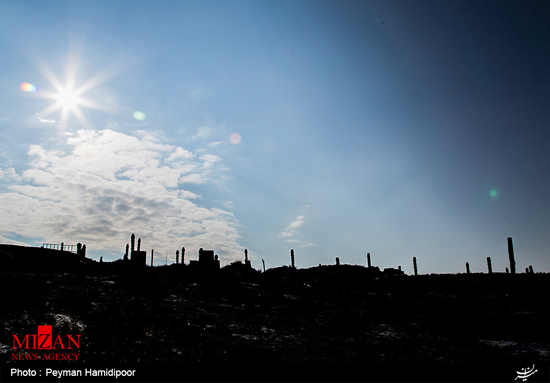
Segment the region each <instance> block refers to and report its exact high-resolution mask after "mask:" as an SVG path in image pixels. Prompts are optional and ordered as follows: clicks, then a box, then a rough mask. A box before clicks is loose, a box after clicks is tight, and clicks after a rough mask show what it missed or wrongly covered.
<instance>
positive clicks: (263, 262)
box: [262, 259, 265, 273]
mask: <svg viewBox="0 0 550 383" xmlns="http://www.w3.org/2000/svg"><path fill="white" fill-rule="evenodd" d="M262 264H263V265H264V273H265V261H264V260H263V259H262Z"/></svg>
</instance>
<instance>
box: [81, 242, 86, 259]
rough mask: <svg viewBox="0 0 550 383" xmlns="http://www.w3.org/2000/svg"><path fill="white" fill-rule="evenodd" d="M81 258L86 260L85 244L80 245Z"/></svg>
mask: <svg viewBox="0 0 550 383" xmlns="http://www.w3.org/2000/svg"><path fill="white" fill-rule="evenodd" d="M82 257H84V258H86V244H84V245H82Z"/></svg>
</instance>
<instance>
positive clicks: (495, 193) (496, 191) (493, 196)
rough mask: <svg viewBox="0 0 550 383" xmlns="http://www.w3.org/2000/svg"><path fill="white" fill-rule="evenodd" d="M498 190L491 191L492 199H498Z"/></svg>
mask: <svg viewBox="0 0 550 383" xmlns="http://www.w3.org/2000/svg"><path fill="white" fill-rule="evenodd" d="M498 194H499V193H498V190H497V189H491V191H489V196H490V197H491V198H497V197H498Z"/></svg>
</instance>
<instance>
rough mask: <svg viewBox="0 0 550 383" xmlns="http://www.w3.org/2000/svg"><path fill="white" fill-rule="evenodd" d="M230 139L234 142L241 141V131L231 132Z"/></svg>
mask: <svg viewBox="0 0 550 383" xmlns="http://www.w3.org/2000/svg"><path fill="white" fill-rule="evenodd" d="M229 141H230V142H231V143H232V144H238V143H240V142H241V135H240V134H239V133H231V135H230V136H229Z"/></svg>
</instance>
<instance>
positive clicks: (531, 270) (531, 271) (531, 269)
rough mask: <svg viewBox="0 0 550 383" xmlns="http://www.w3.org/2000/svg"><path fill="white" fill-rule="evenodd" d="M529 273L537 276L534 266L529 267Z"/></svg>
mask: <svg viewBox="0 0 550 383" xmlns="http://www.w3.org/2000/svg"><path fill="white" fill-rule="evenodd" d="M529 272H530V273H531V274H535V273H534V272H533V266H529Z"/></svg>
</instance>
